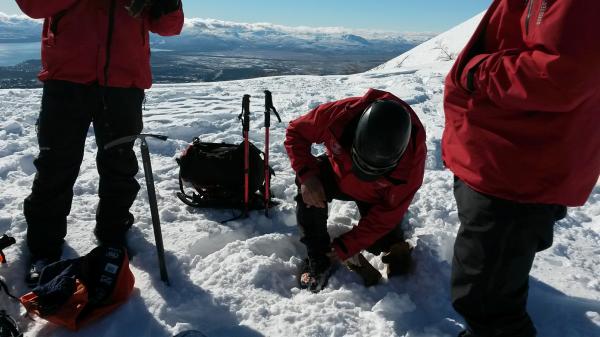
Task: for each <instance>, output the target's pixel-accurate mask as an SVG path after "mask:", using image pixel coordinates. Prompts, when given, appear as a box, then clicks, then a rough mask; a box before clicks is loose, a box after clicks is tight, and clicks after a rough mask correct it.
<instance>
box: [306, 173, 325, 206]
mask: <svg viewBox="0 0 600 337" xmlns="http://www.w3.org/2000/svg"><path fill="white" fill-rule="evenodd" d="M300 193H302V200H304V203H305V204H306V205H307V206H308V207H318V208H326V207H327V198H326V197H325V189H324V188H323V184H322V183H321V179H319V177H317V176H312V177H310V178H308V179H307V180H306V181H305V182H304V183H303V184H302V185H300Z"/></svg>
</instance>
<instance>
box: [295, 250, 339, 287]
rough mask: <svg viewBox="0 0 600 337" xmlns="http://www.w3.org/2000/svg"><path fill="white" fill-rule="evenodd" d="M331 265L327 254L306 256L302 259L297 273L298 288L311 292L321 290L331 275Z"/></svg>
mask: <svg viewBox="0 0 600 337" xmlns="http://www.w3.org/2000/svg"><path fill="white" fill-rule="evenodd" d="M332 267H333V266H332V264H331V261H330V260H329V257H327V255H317V256H313V257H310V256H309V257H307V258H306V259H304V261H303V263H302V266H301V268H300V273H299V275H298V283H299V286H300V288H301V289H308V290H310V291H312V292H313V293H318V292H319V291H321V290H323V288H325V286H327V282H328V281H329V276H331V272H332V270H333V268H332Z"/></svg>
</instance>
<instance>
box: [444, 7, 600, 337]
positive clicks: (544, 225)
mask: <svg viewBox="0 0 600 337" xmlns="http://www.w3.org/2000/svg"><path fill="white" fill-rule="evenodd" d="M598 16H600V2H598V1H577V0H555V1H548V0H529V1H522V0H515V1H511V0H495V1H494V2H493V3H492V5H491V7H490V9H489V10H488V12H487V14H486V15H485V17H484V18H483V20H482V22H481V24H480V25H479V28H478V29H477V30H476V32H475V34H474V35H473V37H472V38H471V40H470V42H469V43H468V44H467V46H466V48H465V49H464V50H463V51H462V54H461V55H460V56H459V58H458V60H457V61H456V63H455V64H454V67H453V68H452V70H451V72H450V74H449V75H448V77H447V79H446V92H445V101H444V108H445V113H446V128H445V131H444V135H443V146H442V148H443V159H444V162H445V163H446V165H447V167H448V168H449V169H450V170H451V171H452V172H453V173H454V175H455V183H454V195H455V198H456V203H457V207H458V214H459V218H460V222H461V226H460V229H459V231H458V235H457V238H456V243H455V246H454V258H453V263H452V281H451V282H452V303H453V305H454V308H455V309H456V310H457V312H458V313H460V314H461V315H462V316H463V317H464V318H465V320H466V322H467V325H468V328H467V330H465V331H463V332H462V333H461V335H460V336H477V337H505V336H506V337H508V336H510V337H532V336H535V335H536V329H535V327H534V325H533V323H532V321H531V319H530V317H529V315H528V313H527V311H526V303H527V293H528V280H529V272H530V270H531V266H532V263H533V260H534V257H535V254H536V253H537V252H539V251H542V250H544V249H547V248H548V247H550V246H551V244H552V238H553V226H554V223H555V222H556V221H557V220H559V219H562V218H563V217H565V215H566V206H580V205H583V204H584V203H585V202H586V199H587V198H588V196H589V194H590V192H591V191H592V189H593V187H594V185H595V184H596V181H597V179H598V174H599V173H600V111H598V109H599V107H600V90H599V89H598V88H600V43H598V41H599V39H600V33H599V32H600V26H599V25H598V24H597V22H598ZM594 27H595V28H594Z"/></svg>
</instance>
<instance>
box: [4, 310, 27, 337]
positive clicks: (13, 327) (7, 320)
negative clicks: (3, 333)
mask: <svg viewBox="0 0 600 337" xmlns="http://www.w3.org/2000/svg"><path fill="white" fill-rule="evenodd" d="M0 325H1V326H2V329H0V330H4V328H8V332H9V333H10V337H23V334H22V333H21V332H20V331H19V328H18V327H17V322H15V320H14V319H13V318H12V317H10V316H9V315H8V314H7V313H6V311H4V310H0Z"/></svg>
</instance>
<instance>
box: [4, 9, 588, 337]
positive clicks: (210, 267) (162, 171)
mask: <svg viewBox="0 0 600 337" xmlns="http://www.w3.org/2000/svg"><path fill="white" fill-rule="evenodd" d="M477 21H478V20H477V19H476V18H475V19H473V20H471V21H469V22H468V23H467V24H465V25H464V26H462V27H459V28H460V29H458V28H457V29H455V30H453V31H451V32H449V33H446V34H442V35H441V36H440V38H439V39H443V42H445V43H447V46H448V48H449V51H451V52H453V53H456V52H458V51H459V50H460V46H461V45H462V44H464V42H465V41H466V36H467V35H469V32H470V31H472V30H473V29H474V26H475V25H476V23H477ZM435 48H436V42H435V41H432V42H428V45H423V46H420V47H418V48H416V49H415V50H413V51H412V52H409V53H408V54H406V55H409V58H408V59H406V60H405V62H404V63H403V64H402V65H398V62H394V61H392V62H390V63H388V64H387V65H385V66H382V67H381V68H380V69H377V70H373V71H370V72H367V73H363V74H356V75H351V76H325V77H318V76H288V77H271V78H259V79H252V80H244V81H233V82H220V83H199V84H185V85H157V86H155V87H154V88H153V89H151V90H150V91H148V100H147V103H146V111H145V112H144V125H145V131H147V132H152V133H158V134H164V135H168V136H169V137H170V138H169V140H168V141H166V142H158V141H152V140H151V141H149V146H150V152H151V156H152V161H153V169H154V174H155V182H156V190H157V197H158V204H159V210H160V216H161V220H162V228H163V237H164V244H165V249H166V260H167V264H168V270H169V274H170V279H171V286H170V287H168V286H166V285H164V284H163V283H162V282H161V281H160V278H159V272H158V263H157V257H156V249H155V246H154V238H153V232H152V225H151V218H150V212H149V206H148V198H147V191H146V189H145V186H144V183H143V181H144V179H143V172H140V174H139V175H138V179H139V181H140V183H141V184H142V190H141V191H140V193H139V195H138V198H137V201H136V202H135V203H134V205H133V208H132V212H133V213H134V214H135V215H136V223H135V226H134V228H133V229H132V231H131V234H130V243H131V248H132V249H133V250H134V251H135V252H136V253H137V254H136V255H135V258H134V259H133V260H132V262H131V269H132V271H133V273H134V275H135V277H136V290H135V291H134V293H133V295H132V297H131V299H130V300H129V301H128V302H127V303H126V304H125V305H123V306H122V307H120V308H119V309H118V310H117V311H115V312H114V313H113V314H111V315H110V316H108V317H106V318H103V319H102V320H100V321H98V322H96V323H95V324H93V325H91V326H89V327H87V328H84V329H83V330H81V331H79V332H75V333H72V332H69V331H67V330H65V329H62V328H59V327H57V326H53V325H51V324H49V323H46V322H45V321H43V320H41V319H37V320H36V321H35V322H31V321H29V320H27V319H25V318H19V323H20V324H21V325H22V326H23V327H26V329H27V333H26V336H60V337H63V336H65V337H66V336H86V337H88V336H89V337H95V336H98V337H101V336H102V337H105V336H170V335H173V334H175V333H178V332H181V331H184V330H187V329H198V330H201V331H203V332H204V333H205V334H206V335H207V336H209V337H219V336H222V337H226V336H228V337H254V336H257V337H258V336H269V337H270V336H328V337H329V336H355V337H358V336H382V337H384V336H385V337H388V336H404V337H426V336H427V337H450V336H455V335H456V334H457V332H458V331H459V330H460V329H461V327H462V324H463V323H462V320H461V318H460V317H459V316H458V315H457V314H456V313H455V312H454V311H453V310H452V307H451V305H450V301H449V297H450V295H449V277H450V261H451V257H452V246H453V242H454V238H455V235H456V234H455V233H456V231H457V229H458V226H459V221H458V216H457V211H456V205H455V202H454V198H453V195H452V176H451V173H450V172H448V171H446V170H444V169H443V166H442V163H441V159H440V138H441V133H442V129H443V126H444V117H443V108H442V99H443V97H442V94H443V82H444V78H445V75H446V74H447V72H448V71H449V69H450V67H451V65H452V61H451V60H440V59H438V57H437V56H431V57H430V58H429V59H426V58H425V57H426V55H429V54H435V55H438V54H437V52H438V50H437V49H435ZM406 55H405V56H406ZM410 55H414V56H410ZM401 57H402V56H401ZM371 87H373V88H378V89H381V90H387V91H390V92H392V93H394V94H395V95H397V96H398V97H401V98H403V99H405V100H406V101H407V102H409V103H410V104H412V106H413V108H414V109H415V111H416V112H417V114H418V115H419V117H420V118H421V120H422V122H423V124H424V125H425V127H426V129H427V134H428V137H427V146H428V151H429V152H428V158H427V167H426V174H425V180H424V184H423V187H422V188H421V190H420V191H419V192H418V193H417V195H416V197H415V199H414V201H413V203H412V205H411V207H410V210H409V214H408V221H407V223H406V227H405V228H406V232H407V236H408V237H409V240H410V242H411V243H412V244H413V245H415V251H414V259H415V261H416V268H415V270H414V272H413V273H412V274H411V275H409V276H404V277H400V278H395V279H390V280H388V279H384V280H383V282H382V283H381V284H380V285H377V286H375V287H372V288H364V287H363V286H362V283H361V280H360V278H359V277H358V276H357V275H355V274H353V273H351V272H350V271H348V270H346V269H344V268H339V269H338V270H336V271H335V273H334V274H333V276H332V278H331V280H330V282H329V285H328V286H327V288H326V289H325V290H323V291H322V292H321V293H318V294H312V293H309V292H306V291H301V290H300V289H298V288H297V286H296V280H295V274H296V270H297V268H298V267H299V264H300V261H301V258H302V257H303V255H304V248H303V246H302V244H300V243H299V242H298V231H297V228H296V225H295V215H294V209H295V205H294V201H293V197H294V195H295V193H296V191H295V186H294V174H293V172H292V170H291V168H290V164H289V161H288V158H287V155H286V153H285V150H284V147H283V140H284V137H285V127H286V125H287V123H288V122H289V121H290V120H292V119H294V118H296V117H298V116H300V115H302V114H304V113H306V112H307V111H309V110H310V109H311V108H314V107H315V106H317V105H318V104H320V103H324V102H328V101H332V100H337V99H341V98H344V97H348V96H360V95H362V94H364V93H365V92H366V90H367V89H368V88H371ZM264 89H269V90H271V91H272V92H273V98H274V103H275V106H276V107H277V109H278V111H280V112H281V115H282V118H283V119H284V122H283V123H273V124H272V126H271V162H272V164H273V166H274V168H275V171H276V173H277V175H276V176H275V177H274V178H273V180H272V184H273V191H274V194H275V196H276V198H277V200H278V201H279V202H280V205H279V206H277V207H276V208H275V209H274V210H272V212H271V217H270V218H266V217H265V216H264V215H263V214H262V213H260V212H253V213H251V214H250V217H249V218H248V219H243V220H239V221H233V222H228V223H226V224H221V223H220V222H219V221H221V220H224V219H227V218H229V217H231V216H232V215H233V214H232V212H230V211H226V210H196V209H191V208H189V207H187V206H185V205H184V204H182V203H181V202H180V201H179V200H178V199H177V198H176V197H175V193H176V192H177V191H178V184H177V174H178V168H177V164H176V163H175V158H176V157H177V156H178V155H179V154H180V153H181V151H182V150H183V149H184V148H185V147H186V146H187V144H188V142H190V141H191V139H192V137H194V136H201V138H202V139H203V140H206V141H224V142H239V141H241V139H242V137H241V127H240V124H239V122H238V121H237V119H236V117H237V114H238V113H239V111H240V105H241V98H242V95H243V94H251V95H253V97H252V106H251V111H252V119H251V127H252V130H251V133H250V139H251V140H252V141H253V142H254V143H255V144H256V145H257V147H259V148H262V147H263V146H264V143H263V137H264V127H263V113H262V111H263V110H264V108H263V106H262V104H263V98H264V97H263V96H262V92H263V90H264ZM40 95H41V91H40V90H20V89H19V90H17V89H8V90H0V126H1V129H0V233H4V232H7V233H8V234H10V235H12V236H14V237H16V239H17V240H18V242H19V243H20V244H19V245H16V246H14V247H11V248H9V249H7V250H6V254H7V256H8V259H9V264H8V265H2V266H0V274H1V275H2V277H3V278H4V279H5V280H6V282H7V283H8V284H9V287H10V290H11V291H12V292H13V293H15V294H23V293H25V292H26V291H27V289H26V287H25V285H24V283H23V281H22V275H23V272H24V268H25V261H26V249H25V248H24V244H23V243H24V240H25V233H26V223H25V220H24V217H23V215H22V208H23V199H24V198H25V197H26V196H27V195H28V193H29V190H30V187H31V183H32V180H33V176H34V174H35V168H34V167H33V163H32V162H33V159H34V158H35V156H36V155H37V151H38V149H37V142H36V134H35V121H36V118H37V113H38V111H39V103H40ZM95 151H96V148H95V143H94V141H93V132H92V131H90V133H89V134H88V140H87V143H86V147H85V159H84V162H83V164H82V167H81V173H80V176H79V179H78V181H77V183H76V185H75V188H74V193H75V198H74V202H73V207H72V211H71V216H70V217H69V232H68V235H67V239H66V240H67V244H66V246H65V251H64V255H63V256H64V257H65V258H70V257H75V256H78V255H83V254H85V253H87V252H88V251H90V250H91V249H92V248H93V247H94V245H95V241H94V237H93V233H92V228H93V226H94V208H95V206H94V205H95V203H96V202H97V196H96V190H97V188H98V184H97V180H98V177H97V173H96V169H95V161H94V157H95ZM138 155H139V153H138ZM138 157H139V156H138ZM358 218H359V215H358V211H357V209H356V207H355V206H354V204H353V203H350V202H338V201H336V202H333V203H332V204H331V205H330V220H329V229H330V232H331V233H332V234H334V235H336V234H339V233H341V232H343V231H345V230H348V229H349V228H350V227H351V226H352V225H355V224H356V223H357V221H358ZM366 256H367V258H368V259H369V260H370V261H371V262H372V263H373V264H374V266H376V267H377V268H378V269H380V270H381V271H382V272H383V271H384V265H383V264H382V263H381V260H380V259H379V258H378V257H375V256H372V255H370V254H366ZM599 280H600V184H598V185H597V186H596V188H595V189H594V191H593V192H592V194H591V196H590V197H589V200H588V202H587V203H586V204H585V206H583V207H579V208H573V209H570V210H569V215H568V216H567V218H566V219H564V220H562V221H560V222H559V223H558V224H557V226H556V231H555V242H554V245H553V246H552V248H550V249H548V250H546V251H544V252H543V253H541V254H539V255H538V257H537V259H536V261H535V266H534V268H533V271H532V277H531V291H530V301H529V309H530V312H531V314H532V316H533V319H534V321H535V322H536V324H537V326H538V330H539V335H540V336H544V337H564V336H569V337H594V336H600V282H599ZM0 307H3V308H6V309H7V310H8V311H9V312H10V313H11V314H12V315H13V316H15V317H17V316H19V314H22V313H23V312H22V309H20V308H19V306H17V305H16V304H15V303H12V302H10V301H9V300H7V299H6V298H5V297H2V296H0Z"/></svg>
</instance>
